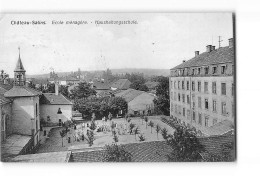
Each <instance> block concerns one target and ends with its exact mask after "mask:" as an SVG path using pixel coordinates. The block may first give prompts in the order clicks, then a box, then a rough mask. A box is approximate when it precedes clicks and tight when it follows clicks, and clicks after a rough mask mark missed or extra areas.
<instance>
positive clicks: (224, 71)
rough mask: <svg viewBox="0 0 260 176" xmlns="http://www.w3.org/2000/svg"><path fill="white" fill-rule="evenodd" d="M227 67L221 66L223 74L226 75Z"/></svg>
mask: <svg viewBox="0 0 260 176" xmlns="http://www.w3.org/2000/svg"><path fill="white" fill-rule="evenodd" d="M226 68H227V67H226V65H222V66H221V74H225V73H226Z"/></svg>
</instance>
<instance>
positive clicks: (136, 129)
mask: <svg viewBox="0 0 260 176" xmlns="http://www.w3.org/2000/svg"><path fill="white" fill-rule="evenodd" d="M139 133H140V129H139V127H138V126H137V127H136V128H135V129H134V134H135V140H136V135H137V134H139Z"/></svg>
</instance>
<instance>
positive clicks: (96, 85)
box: [93, 81, 110, 90]
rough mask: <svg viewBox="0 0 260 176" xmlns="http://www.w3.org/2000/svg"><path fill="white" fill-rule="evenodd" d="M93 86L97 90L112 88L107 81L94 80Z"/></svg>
mask: <svg viewBox="0 0 260 176" xmlns="http://www.w3.org/2000/svg"><path fill="white" fill-rule="evenodd" d="M93 87H94V88H95V89H96V90H110V84H109V83H105V82H97V81H96V82H94V83H93Z"/></svg>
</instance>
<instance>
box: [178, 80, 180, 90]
mask: <svg viewBox="0 0 260 176" xmlns="http://www.w3.org/2000/svg"><path fill="white" fill-rule="evenodd" d="M178 89H180V81H178Z"/></svg>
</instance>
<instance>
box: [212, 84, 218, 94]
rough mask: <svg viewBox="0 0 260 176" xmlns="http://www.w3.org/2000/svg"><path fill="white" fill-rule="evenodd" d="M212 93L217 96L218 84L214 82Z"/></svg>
mask: <svg viewBox="0 0 260 176" xmlns="http://www.w3.org/2000/svg"><path fill="white" fill-rule="evenodd" d="M212 93H213V94H217V83H216V82H212Z"/></svg>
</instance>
